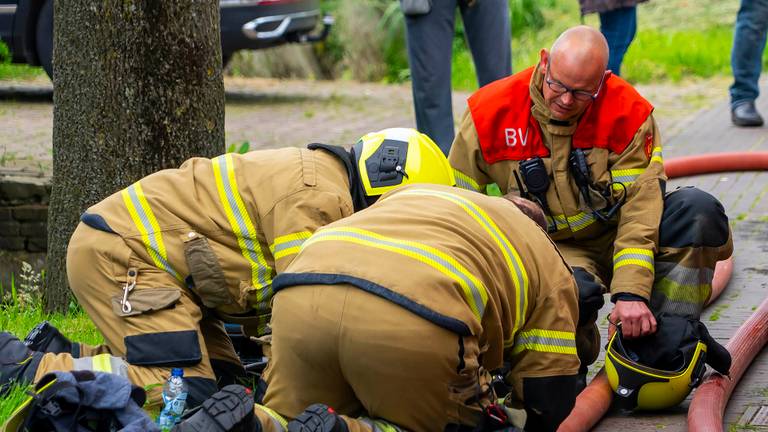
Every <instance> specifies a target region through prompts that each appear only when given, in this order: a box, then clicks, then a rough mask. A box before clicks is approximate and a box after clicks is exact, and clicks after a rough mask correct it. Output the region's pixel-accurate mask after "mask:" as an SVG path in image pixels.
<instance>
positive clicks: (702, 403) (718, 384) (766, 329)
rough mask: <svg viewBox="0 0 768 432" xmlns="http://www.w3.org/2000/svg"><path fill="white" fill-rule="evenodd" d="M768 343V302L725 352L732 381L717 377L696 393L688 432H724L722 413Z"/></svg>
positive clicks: (742, 327)
mask: <svg viewBox="0 0 768 432" xmlns="http://www.w3.org/2000/svg"><path fill="white" fill-rule="evenodd" d="M766 343H768V298H766V299H765V300H764V301H763V303H762V304H761V305H760V307H759V308H758V309H757V310H756V311H755V313H753V314H752V316H751V317H750V318H749V319H748V320H747V322H745V323H744V324H742V325H741V327H739V329H738V330H736V334H735V335H733V337H732V338H731V340H730V341H728V345H726V348H727V349H728V351H730V353H731V357H732V358H733V365H732V366H731V378H730V379H728V378H725V377H723V376H722V375H720V374H718V373H715V374H713V375H711V376H710V377H709V378H707V380H706V381H704V384H702V385H701V387H699V389H698V390H696V394H695V395H694V396H693V401H691V406H690V407H689V408H688V430H689V431H693V432H721V431H722V430H723V412H724V411H725V406H726V405H727V404H728V399H729V398H730V397H731V393H732V392H733V389H734V388H735V387H736V384H738V382H739V380H740V379H741V376H742V375H744V372H745V371H746V370H747V367H748V366H749V364H750V363H752V359H754V358H755V356H756V355H757V353H759V352H760V350H762V349H763V346H764V345H765V344H766Z"/></svg>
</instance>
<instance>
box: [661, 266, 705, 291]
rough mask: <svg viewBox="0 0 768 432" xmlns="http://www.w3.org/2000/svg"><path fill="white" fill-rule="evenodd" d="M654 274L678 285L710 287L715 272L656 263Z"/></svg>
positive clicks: (702, 268)
mask: <svg viewBox="0 0 768 432" xmlns="http://www.w3.org/2000/svg"><path fill="white" fill-rule="evenodd" d="M656 274H657V275H659V276H663V277H665V278H667V279H670V280H673V281H675V282H677V283H678V284H680V285H688V286H692V285H711V284H712V278H713V277H714V276H715V271H714V270H713V269H710V268H707V267H701V268H689V267H684V266H682V265H679V264H677V263H669V262H664V261H659V262H657V263H656Z"/></svg>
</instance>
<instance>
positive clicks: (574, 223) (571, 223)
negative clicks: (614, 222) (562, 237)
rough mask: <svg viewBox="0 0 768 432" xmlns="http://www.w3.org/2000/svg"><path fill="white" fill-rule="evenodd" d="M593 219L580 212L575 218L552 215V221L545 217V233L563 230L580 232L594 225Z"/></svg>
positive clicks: (589, 215) (591, 216)
mask: <svg viewBox="0 0 768 432" xmlns="http://www.w3.org/2000/svg"><path fill="white" fill-rule="evenodd" d="M595 220H596V219H595V217H594V216H593V215H591V214H589V213H584V212H581V213H579V214H577V215H576V216H571V217H565V215H554V219H553V218H551V217H549V216H547V225H548V226H547V231H548V232H554V231H558V230H561V229H565V228H570V229H571V231H574V232H576V231H580V230H583V229H584V228H586V227H588V226H590V225H592V224H593V223H595Z"/></svg>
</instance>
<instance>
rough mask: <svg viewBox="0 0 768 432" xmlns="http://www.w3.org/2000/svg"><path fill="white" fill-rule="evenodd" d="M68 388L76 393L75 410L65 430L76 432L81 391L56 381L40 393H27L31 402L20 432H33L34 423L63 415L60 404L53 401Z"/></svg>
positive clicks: (75, 386) (72, 385) (69, 384)
mask: <svg viewBox="0 0 768 432" xmlns="http://www.w3.org/2000/svg"><path fill="white" fill-rule="evenodd" d="M68 388H74V389H75V390H76V391H77V408H75V412H74V415H73V417H72V424H70V425H69V427H68V428H67V429H66V430H67V431H76V430H77V418H78V415H79V414H80V409H81V407H82V403H81V402H80V401H82V399H83V390H82V389H81V388H80V387H79V386H77V385H75V384H73V383H71V382H62V381H57V382H55V383H53V384H51V385H50V386H49V387H47V388H46V389H45V390H43V391H42V392H40V393H34V392H31V391H29V392H28V394H29V395H30V396H31V397H32V401H31V402H30V408H29V413H28V414H27V418H26V419H25V420H24V425H23V427H22V429H21V430H23V431H35V430H36V429H35V428H34V427H33V426H34V422H35V421H38V420H41V419H46V418H54V417H59V416H61V415H62V414H63V413H65V410H64V408H62V406H61V404H60V403H59V402H58V401H57V400H55V399H56V396H57V395H58V393H59V392H60V391H62V390H64V389H68Z"/></svg>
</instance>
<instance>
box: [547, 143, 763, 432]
mask: <svg viewBox="0 0 768 432" xmlns="http://www.w3.org/2000/svg"><path fill="white" fill-rule="evenodd" d="M664 170H665V172H666V174H667V176H668V177H669V178H676V177H684V176H692V175H698V174H709V173H716V172H725V171H763V170H768V152H744V153H716V154H707V155H700V156H690V157H683V158H676V159H671V160H668V161H666V162H665V164H664ZM732 272H733V260H732V258H728V259H727V260H725V261H721V262H718V263H717V266H716V267H715V274H714V277H713V280H712V295H711V296H710V299H709V301H708V304H709V303H711V302H713V301H714V300H715V299H716V298H717V297H718V296H719V295H720V293H722V291H723V289H725V286H726V285H727V284H728V281H729V280H730V278H731V273H732ZM761 311H763V312H762V315H760V313H761ZM767 314H768V304H766V302H764V303H763V305H762V306H761V307H760V310H758V311H757V312H755V314H754V315H753V318H755V317H758V318H760V317H761V318H760V319H762V321H763V325H764V326H765V324H764V323H765V321H766V315H767ZM760 319H756V320H755V319H750V320H749V321H748V322H747V323H745V324H744V326H742V328H745V327H746V326H747V324H750V323H753V324H752V327H753V329H752V330H751V331H750V330H745V331H744V332H742V328H740V329H739V333H737V336H738V335H739V334H741V333H745V334H749V337H742V338H744V339H746V340H745V341H744V342H740V343H739V344H736V343H734V345H733V350H732V349H731V348H732V345H731V343H729V344H728V350H729V351H730V352H731V354H732V356H733V362H734V365H733V366H732V369H731V371H732V372H731V373H732V380H731V382H729V383H727V384H728V386H730V388H727V387H726V386H725V385H723V383H722V382H719V381H716V382H715V383H713V384H709V380H708V381H707V383H705V384H703V385H702V388H700V389H699V390H697V392H696V397H694V403H696V400H697V397H702V398H704V397H706V398H707V399H708V400H709V401H710V402H709V403H710V405H706V406H704V403H697V404H696V405H694V403H692V404H691V407H690V409H689V417H688V418H689V421H690V419H691V416H699V414H697V413H698V411H699V410H701V411H705V412H707V411H708V412H707V413H708V414H714V415H715V416H716V417H715V418H710V419H707V420H706V423H697V424H702V425H703V424H707V425H710V424H711V425H717V427H718V429H707V428H705V426H702V428H701V429H697V428H695V427H693V425H691V428H690V429H689V430H691V431H695V432H700V431H710V430H718V431H719V430H722V413H723V410H724V409H725V405H726V404H727V400H728V397H729V396H730V394H731V391H732V390H733V387H734V386H735V384H736V382H737V381H738V378H740V377H741V374H743V372H744V370H745V369H746V367H747V365H748V364H749V362H751V360H752V358H753V357H754V356H755V354H756V353H757V352H759V351H760V348H762V346H763V345H765V343H766V341H765V339H766V338H768V331H767V330H765V329H764V328H763V330H762V337H761V338H758V337H755V336H757V334H756V333H754V332H755V331H757V330H755V329H754V325H755V324H757V323H758V322H760ZM750 338H751V339H750ZM735 340H736V339H735V338H734V341H735ZM753 342H754V343H753ZM747 343H749V345H747ZM737 349H738V350H739V351H737ZM742 352H743V354H742ZM737 354H739V356H738V357H737ZM737 363H738V364H737ZM737 368H738V369H740V370H739V371H738V375H737V374H736V372H737V370H736V369H737ZM721 381H722V378H721ZM705 386H706V387H705ZM710 388H718V389H721V391H719V392H714V391H713V390H708V389H710ZM702 390H703V391H702ZM710 392H712V393H714V394H712V395H711V396H709V393H710ZM700 393H704V395H703V396H699V394H700ZM612 399H613V391H612V390H611V387H610V386H609V384H608V379H607V377H606V375H605V370H604V369H603V370H600V372H599V373H598V374H597V376H595V378H594V379H593V380H592V382H590V383H589V385H588V386H587V387H586V388H585V389H584V390H583V391H582V392H581V394H579V396H578V397H577V398H576V405H575V406H574V407H573V410H572V411H571V414H570V415H569V416H568V417H567V418H566V419H565V420H564V421H563V423H562V424H561V425H560V427H559V428H558V432H586V431H588V430H590V429H592V427H594V426H595V425H596V424H597V423H598V422H599V421H600V419H602V418H603V416H604V415H605V413H606V412H607V411H608V408H609V407H610V406H611V400H612ZM698 406H702V408H697V407H698ZM714 407H718V408H719V409H715V408H714ZM694 408H695V410H694ZM717 413H719V415H718V414H717ZM701 417H704V416H701ZM699 422H701V420H699ZM707 427H708V426H707Z"/></svg>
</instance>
